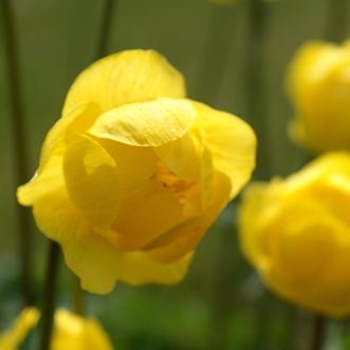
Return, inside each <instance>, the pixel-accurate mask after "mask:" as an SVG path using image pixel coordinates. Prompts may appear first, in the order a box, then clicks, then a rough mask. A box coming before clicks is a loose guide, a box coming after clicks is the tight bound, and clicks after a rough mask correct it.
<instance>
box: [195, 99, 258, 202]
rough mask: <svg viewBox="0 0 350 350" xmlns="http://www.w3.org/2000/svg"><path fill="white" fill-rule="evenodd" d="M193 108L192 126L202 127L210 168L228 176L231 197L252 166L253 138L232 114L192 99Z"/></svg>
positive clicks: (253, 164)
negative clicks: (211, 164) (194, 110)
mask: <svg viewBox="0 0 350 350" xmlns="http://www.w3.org/2000/svg"><path fill="white" fill-rule="evenodd" d="M192 104H193V106H194V107H195V108H196V111H197V114H198V116H197V118H196V120H195V122H194V125H193V128H198V129H199V130H204V138H205V144H206V146H207V147H208V149H209V150H210V152H211V154H212V159H213V165H214V167H215V168H216V169H217V170H219V171H222V172H223V173H224V174H225V175H226V176H228V177H229V178H230V179H231V184H232V188H231V198H233V197H234V196H235V195H236V194H237V193H238V191H239V190H240V189H241V188H242V186H243V185H244V184H245V183H246V182H247V181H248V179H249V178H250V176H251V173H252V171H253V169H254V166H255V149H256V137H255V135H254V132H253V130H252V129H251V127H250V126H249V125H248V124H247V123H245V122H244V121H243V120H241V119H239V118H237V117H236V116H234V115H232V114H229V113H226V112H222V111H216V110H214V109H212V108H210V107H208V106H206V105H204V104H201V103H198V102H192Z"/></svg>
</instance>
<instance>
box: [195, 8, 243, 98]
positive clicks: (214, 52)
mask: <svg viewBox="0 0 350 350" xmlns="http://www.w3.org/2000/svg"><path fill="white" fill-rule="evenodd" d="M235 10H236V7H235V6H232V7H231V8H229V7H227V8H226V7H225V8H221V7H220V6H213V12H212V13H211V18H210V25H209V33H208V40H207V42H206V46H205V48H204V53H203V55H202V60H201V65H200V67H199V74H198V81H196V85H195V87H194V89H195V95H196V97H197V98H198V99H199V100H201V101H205V102H206V103H209V104H213V103H214V102H215V99H216V98H217V95H218V92H219V91H220V84H221V82H222V78H223V76H224V72H225V67H227V62H228V60H229V58H230V51H231V48H232V40H231V39H230V38H229V39H228V38H227V37H228V35H229V36H233V35H232V34H233V33H234V31H233V28H234V26H236V24H237V23H236V21H235V15H236V11H235Z"/></svg>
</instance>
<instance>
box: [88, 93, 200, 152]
mask: <svg viewBox="0 0 350 350" xmlns="http://www.w3.org/2000/svg"><path fill="white" fill-rule="evenodd" d="M195 117H196V112H195V110H194V108H193V107H192V105H191V103H189V102H188V101H186V100H181V99H178V100H175V99H168V98H159V99H157V100H154V101H149V102H139V103H132V104H128V105H124V106H121V107H118V108H115V109H113V110H110V111H108V112H106V113H104V114H103V115H101V117H100V118H98V120H97V121H96V123H95V124H94V125H93V126H92V127H91V128H90V130H89V132H90V134H91V135H93V136H96V137H100V138H106V139H110V140H114V141H117V142H121V143H125V144H127V145H131V146H139V147H142V146H146V147H149V146H151V147H157V146H161V145H164V144H166V143H168V142H171V141H174V140H176V139H178V138H180V137H182V136H183V135H184V134H185V133H186V132H187V131H188V130H189V129H190V127H191V126H192V123H193V121H194V119H195Z"/></svg>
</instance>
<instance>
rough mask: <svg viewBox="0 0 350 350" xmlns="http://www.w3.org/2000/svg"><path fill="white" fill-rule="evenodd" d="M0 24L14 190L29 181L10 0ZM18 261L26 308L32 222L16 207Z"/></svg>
mask: <svg viewBox="0 0 350 350" xmlns="http://www.w3.org/2000/svg"><path fill="white" fill-rule="evenodd" d="M0 6H1V7H2V8H1V13H2V15H3V19H2V21H1V23H2V24H3V25H2V28H3V35H4V42H5V50H4V51H5V58H6V62H7V66H8V69H7V72H8V87H9V89H8V91H9V102H10V111H11V127H12V140H13V145H12V147H13V152H14V167H15V172H14V173H15V174H14V175H15V183H16V186H17V185H19V184H22V183H25V182H26V181H27V180H28V178H29V164H28V159H29V157H28V151H27V150H28V148H27V138H26V132H25V125H24V124H25V122H24V112H23V104H22V92H21V77H20V62H19V54H18V42H17V33H16V26H15V18H14V13H13V12H14V11H13V5H12V3H11V1H10V0H3V1H0ZM16 210H17V218H18V236H19V240H18V241H19V247H18V249H19V253H18V254H19V257H20V265H21V277H20V284H21V294H22V297H23V302H24V304H25V305H30V304H32V302H33V291H32V286H31V282H30V280H31V270H32V253H33V242H32V235H31V230H30V227H31V223H32V222H31V218H30V215H29V212H28V210H27V208H24V207H22V206H19V205H17V206H16Z"/></svg>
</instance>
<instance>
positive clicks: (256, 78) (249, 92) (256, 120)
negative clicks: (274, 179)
mask: <svg viewBox="0 0 350 350" xmlns="http://www.w3.org/2000/svg"><path fill="white" fill-rule="evenodd" d="M269 6H270V5H269V4H266V3H264V2H263V1H261V0H250V1H248V34H247V39H246V43H247V46H246V67H245V69H246V71H245V77H246V79H245V80H246V91H245V98H246V101H247V102H246V109H247V115H248V117H249V118H250V120H251V121H252V125H253V127H254V129H255V130H256V132H257V133H258V139H259V141H260V142H259V144H260V147H258V156H257V160H258V166H257V169H258V171H260V174H258V176H259V177H260V178H268V177H269V175H270V173H271V158H270V147H269V139H270V135H269V126H268V120H267V105H266V99H265V96H264V88H265V86H264V82H265V76H264V74H265V73H264V53H265V39H266V34H267V31H268V27H269ZM259 163H260V164H259Z"/></svg>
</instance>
